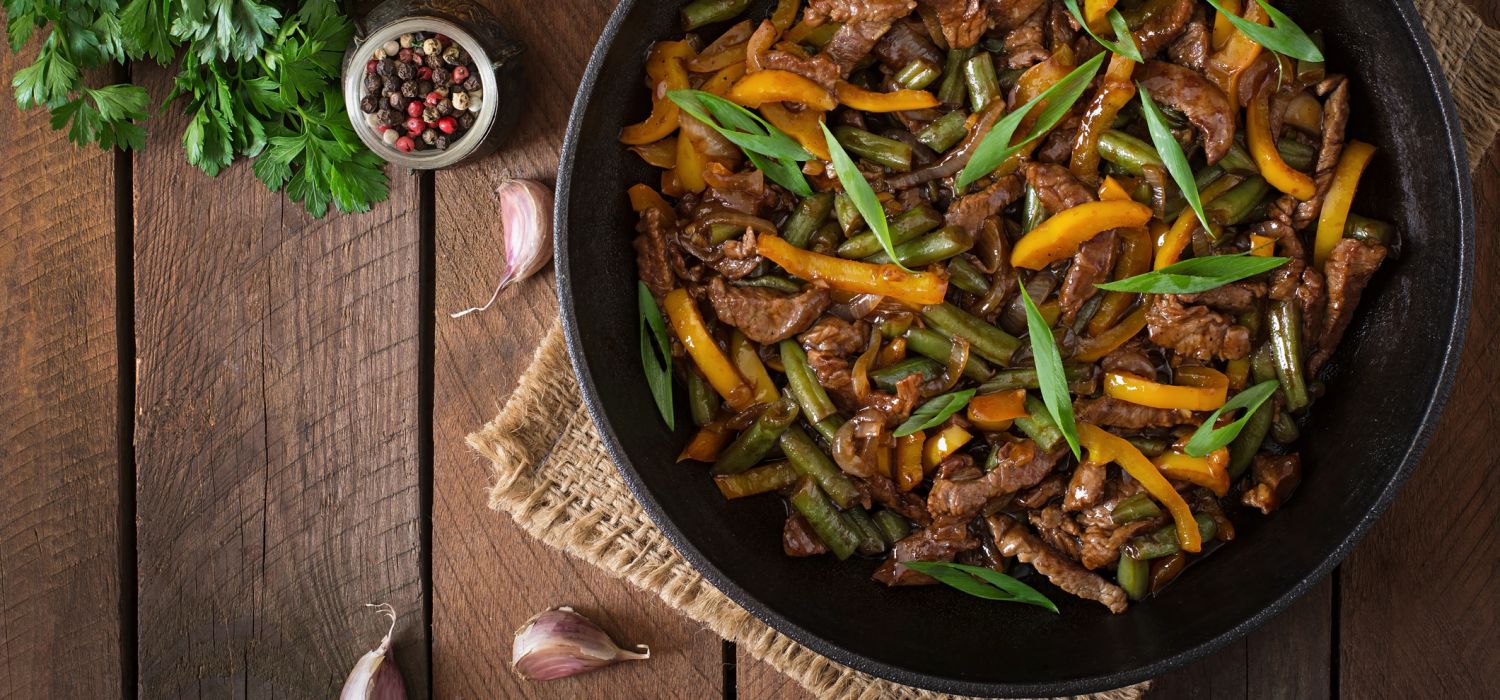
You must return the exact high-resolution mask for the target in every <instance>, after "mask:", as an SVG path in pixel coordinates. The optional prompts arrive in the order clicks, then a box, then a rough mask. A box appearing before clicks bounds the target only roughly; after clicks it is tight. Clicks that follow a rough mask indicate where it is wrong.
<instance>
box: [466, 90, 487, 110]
mask: <svg viewBox="0 0 1500 700" xmlns="http://www.w3.org/2000/svg"><path fill="white" fill-rule="evenodd" d="M483 106H484V91H483V90H475V91H474V92H471V93H469V111H470V112H478V111H479V108H480V107H483Z"/></svg>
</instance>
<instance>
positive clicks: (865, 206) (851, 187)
mask: <svg viewBox="0 0 1500 700" xmlns="http://www.w3.org/2000/svg"><path fill="white" fill-rule="evenodd" d="M818 126H819V127H820V128H822V129H823V138H824V139H826V140H827V141H828V155H829V162H831V163H832V164H833V172H834V174H835V175H838V178H839V184H841V185H843V186H844V193H845V194H848V195H849V201H851V202H854V208H855V209H858V210H859V215H860V216H861V217H863V218H864V220H865V225H866V226H869V227H870V233H873V234H875V239H876V240H878V241H880V247H881V248H882V249H884V250H885V254H886V255H887V256H889V257H890V259H891V262H892V263H893V264H895V265H896V266H897V267H900V268H901V269H903V270H906V271H907V272H911V271H912V270H911V268H908V267H907V266H906V265H903V264H902V263H901V256H899V255H896V245H895V243H893V242H892V241H891V227H890V223H889V222H888V221H886V218H885V207H883V206H881V205H880V200H879V199H878V198H876V197H875V190H874V189H872V188H871V187H870V183H869V182H868V181H866V180H865V175H864V173H862V172H860V171H859V166H857V165H855V164H854V159H852V158H850V157H849V154H848V153H846V152H844V146H843V145H842V144H840V143H839V140H838V139H837V138H835V137H834V135H833V132H832V131H829V130H828V125H827V124H824V123H823V122H821V121H820V122H818Z"/></svg>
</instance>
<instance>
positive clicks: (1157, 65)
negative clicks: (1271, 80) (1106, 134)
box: [1138, 61, 1238, 165]
mask: <svg viewBox="0 0 1500 700" xmlns="http://www.w3.org/2000/svg"><path fill="white" fill-rule="evenodd" d="M1138 75H1139V78H1138V79H1139V81H1140V84H1141V86H1142V87H1144V88H1146V90H1147V92H1150V93H1151V97H1152V99H1155V100H1156V101H1158V102H1160V103H1162V104H1165V105H1167V106H1169V107H1171V108H1173V109H1175V110H1177V111H1179V112H1181V113H1182V114H1183V115H1184V116H1186V117H1187V119H1188V121H1189V122H1192V124H1193V126H1195V127H1197V128H1198V132H1199V133H1200V134H1201V135H1202V136H1203V154H1204V156H1205V157H1207V159H1208V162H1209V164H1210V165H1212V164H1214V163H1217V162H1219V159H1220V158H1223V157H1224V154H1225V153H1228V152H1229V147H1230V146H1232V145H1234V128H1235V118H1236V116H1237V115H1236V112H1237V111H1238V110H1236V109H1235V106H1234V105H1233V104H1232V103H1231V102H1230V101H1229V96H1228V95H1225V94H1224V91H1223V90H1220V89H1219V87H1218V86H1217V85H1214V84H1213V83H1211V82H1209V80H1208V78H1205V77H1203V74H1201V73H1199V72H1197V71H1195V70H1192V69H1190V68H1184V67H1182V66H1179V65H1177V64H1174V63H1167V62H1165V61H1150V62H1147V63H1146V65H1145V66H1142V70H1141V72H1140V73H1139V74H1138Z"/></svg>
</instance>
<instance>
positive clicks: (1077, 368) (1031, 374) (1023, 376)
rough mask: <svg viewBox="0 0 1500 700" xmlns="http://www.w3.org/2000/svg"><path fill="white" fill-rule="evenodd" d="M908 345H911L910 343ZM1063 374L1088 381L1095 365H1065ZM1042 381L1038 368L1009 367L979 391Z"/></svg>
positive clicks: (1076, 380) (1032, 385)
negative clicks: (1037, 372) (1038, 375)
mask: <svg viewBox="0 0 1500 700" xmlns="http://www.w3.org/2000/svg"><path fill="white" fill-rule="evenodd" d="M907 347H910V345H908V346H907ZM1063 376H1064V377H1066V378H1067V380H1068V383H1069V384H1077V383H1079V382H1086V381H1088V380H1089V379H1092V378H1093V376H1094V366H1093V365H1063ZM1040 388H1042V384H1041V381H1040V380H1039V379H1038V378H1037V376H1036V369H1035V368H1032V367H1024V368H1020V369H1007V370H1001V371H999V372H996V373H995V376H993V377H990V380H989V381H987V382H985V383H984V384H982V385H980V387H979V393H981V394H993V393H995V392H998V391H1014V390H1016V389H1040Z"/></svg>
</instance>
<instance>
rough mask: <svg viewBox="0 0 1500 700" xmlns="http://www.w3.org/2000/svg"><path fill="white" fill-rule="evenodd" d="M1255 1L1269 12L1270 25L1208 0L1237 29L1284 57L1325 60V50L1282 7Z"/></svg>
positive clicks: (1216, 0)
mask: <svg viewBox="0 0 1500 700" xmlns="http://www.w3.org/2000/svg"><path fill="white" fill-rule="evenodd" d="M1255 1H1256V2H1257V3H1260V9H1262V10H1265V11H1266V16H1267V17H1270V18H1271V26H1269V27H1267V26H1266V25H1264V24H1256V23H1255V22H1251V21H1250V20H1247V19H1245V18H1243V17H1238V16H1236V15H1235V14H1234V13H1233V12H1229V11H1227V10H1225V9H1224V6H1223V5H1220V4H1219V3H1218V0H1208V4H1210V5H1213V6H1214V9H1215V10H1218V11H1219V14H1221V15H1223V16H1225V17H1226V18H1228V19H1229V23H1230V24H1233V25H1234V28H1235V29H1238V30H1240V33H1241V34H1244V35H1245V36H1248V37H1250V40H1251V41H1254V42H1255V43H1257V44H1260V45H1261V46H1263V47H1265V48H1267V49H1270V50H1272V51H1275V52H1276V53H1279V54H1281V55H1283V56H1290V57H1292V58H1296V59H1299V60H1303V61H1311V62H1313V63H1322V62H1323V52H1322V51H1319V50H1318V45H1317V44H1316V43H1315V42H1313V40H1312V37H1309V36H1308V35H1307V32H1304V31H1302V28H1301V27H1299V26H1297V23H1296V22H1293V21H1292V18H1290V17H1287V16H1286V14H1285V13H1283V12H1282V11H1281V10H1278V9H1276V8H1274V7H1271V5H1270V4H1269V3H1267V2H1266V0H1255Z"/></svg>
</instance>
